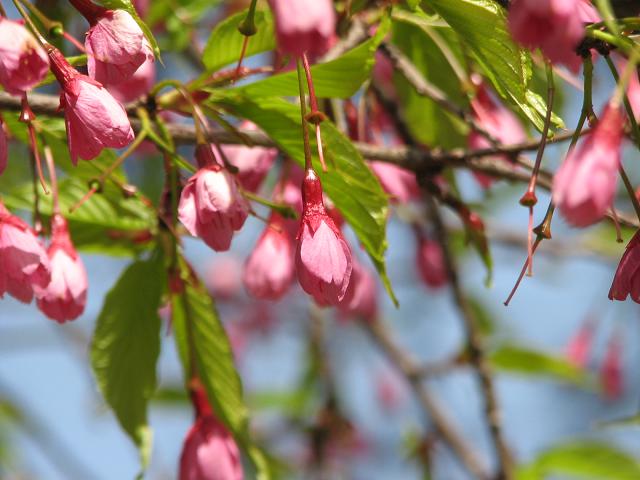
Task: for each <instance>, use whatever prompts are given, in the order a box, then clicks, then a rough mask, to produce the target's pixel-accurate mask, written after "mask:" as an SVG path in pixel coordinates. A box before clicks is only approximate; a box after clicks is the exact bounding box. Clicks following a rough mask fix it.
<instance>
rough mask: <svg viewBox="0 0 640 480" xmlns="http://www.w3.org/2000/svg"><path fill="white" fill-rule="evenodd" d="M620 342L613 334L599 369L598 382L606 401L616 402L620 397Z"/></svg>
mask: <svg viewBox="0 0 640 480" xmlns="http://www.w3.org/2000/svg"><path fill="white" fill-rule="evenodd" d="M621 353H622V341H621V339H620V337H619V336H618V335H617V334H614V335H613V336H612V337H611V339H610V340H609V343H608V345H607V350H606V352H605V356H604V361H603V362H602V368H601V369H600V380H601V382H602V388H603V390H604V394H605V397H606V398H607V399H608V400H616V399H617V398H619V397H620V395H622V390H623V378H622V358H621Z"/></svg>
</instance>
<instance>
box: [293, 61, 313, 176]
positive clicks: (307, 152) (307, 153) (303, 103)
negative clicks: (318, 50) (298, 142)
mask: <svg viewBox="0 0 640 480" xmlns="http://www.w3.org/2000/svg"><path fill="white" fill-rule="evenodd" d="M296 67H297V70H298V89H299V91H300V115H301V117H302V141H303V144H304V168H305V170H309V169H313V164H312V163H311V145H310V142H309V129H308V128H307V100H306V98H305V93H304V84H303V83H302V75H303V73H302V62H301V61H300V59H298V60H296Z"/></svg>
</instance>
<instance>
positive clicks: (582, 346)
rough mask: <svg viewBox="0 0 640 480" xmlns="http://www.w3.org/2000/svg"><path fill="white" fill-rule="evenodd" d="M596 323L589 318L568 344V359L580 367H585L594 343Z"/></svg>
mask: <svg viewBox="0 0 640 480" xmlns="http://www.w3.org/2000/svg"><path fill="white" fill-rule="evenodd" d="M593 331H594V325H593V322H592V321H591V320H590V319H587V321H586V322H584V324H583V325H581V326H580V328H579V329H578V331H577V332H576V334H575V335H574V336H573V337H572V338H571V340H570V341H569V344H568V345H567V359H568V360H569V362H571V363H572V364H573V365H575V366H576V367H578V368H585V367H586V366H587V362H588V361H589V353H590V352H591V347H592V345H593V333H594V332H593Z"/></svg>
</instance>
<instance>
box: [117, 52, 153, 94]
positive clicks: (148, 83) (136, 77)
mask: <svg viewBox="0 0 640 480" xmlns="http://www.w3.org/2000/svg"><path fill="white" fill-rule="evenodd" d="M155 80H156V64H155V62H154V61H153V60H150V59H147V60H145V61H144V63H143V64H142V65H140V68H138V70H136V72H135V73H134V74H133V75H132V76H131V78H129V79H127V80H124V81H123V82H120V83H118V84H114V85H109V86H108V87H107V90H109V92H110V93H111V95H113V97H114V98H115V99H116V100H118V101H119V102H121V103H128V102H133V101H134V100H137V99H138V98H140V97H144V96H145V95H146V94H148V93H149V90H151V87H152V86H153V84H154V82H155Z"/></svg>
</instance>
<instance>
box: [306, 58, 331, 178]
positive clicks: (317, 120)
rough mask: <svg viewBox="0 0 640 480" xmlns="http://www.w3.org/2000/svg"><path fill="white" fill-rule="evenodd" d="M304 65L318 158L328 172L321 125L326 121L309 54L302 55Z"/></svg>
mask: <svg viewBox="0 0 640 480" xmlns="http://www.w3.org/2000/svg"><path fill="white" fill-rule="evenodd" d="M302 65H303V67H304V74H305V76H306V77H307V87H308V88H309V104H310V106H311V112H309V120H310V122H311V123H313V124H314V125H315V126H316V141H317V144H318V157H319V158H320V164H321V165H322V171H323V172H326V171H327V165H326V164H325V163H324V152H323V150H322V135H321V134H320V124H321V123H322V121H323V120H324V114H323V113H322V112H321V111H320V110H319V109H318V99H317V98H316V91H315V89H314V88H313V77H312V76H311V67H310V66H309V59H308V58H307V54H306V53H303V54H302Z"/></svg>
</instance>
